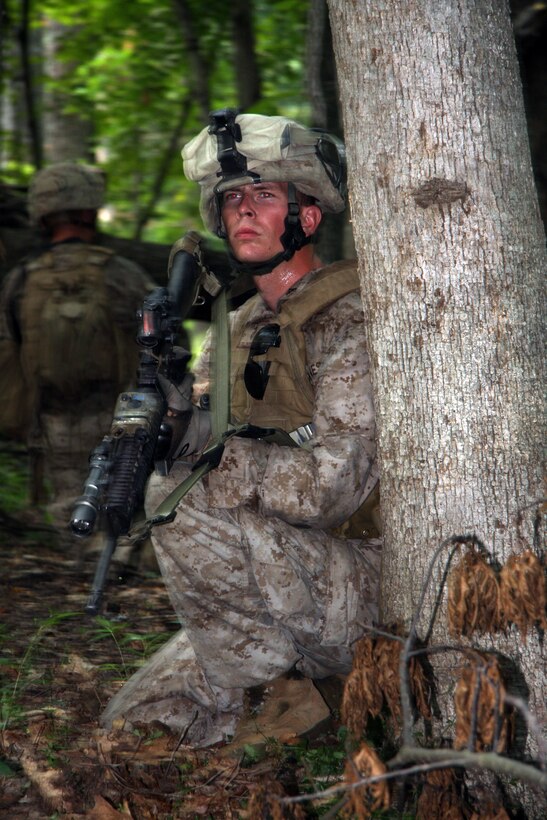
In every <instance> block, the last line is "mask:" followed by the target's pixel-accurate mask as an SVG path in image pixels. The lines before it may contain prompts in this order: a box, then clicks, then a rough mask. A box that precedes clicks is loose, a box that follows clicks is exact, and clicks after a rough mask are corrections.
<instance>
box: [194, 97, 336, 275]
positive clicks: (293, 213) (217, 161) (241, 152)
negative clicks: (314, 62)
mask: <svg viewBox="0 0 547 820" xmlns="http://www.w3.org/2000/svg"><path fill="white" fill-rule="evenodd" d="M182 159H183V168H184V173H185V175H186V177H187V178H188V179H190V180H193V181H195V182H199V184H200V186H201V198H200V213H201V217H202V219H203V222H204V224H205V226H206V227H207V228H208V229H209V230H210V231H212V232H213V233H216V234H217V236H220V237H222V238H225V234H224V228H223V224H222V219H221V211H220V206H221V197H222V193H223V192H224V191H225V190H227V189H229V188H234V187H238V186H240V185H249V184H253V183H260V182H288V183H289V208H288V213H287V217H286V220H285V233H284V234H283V236H282V237H280V239H281V243H282V245H283V248H284V250H283V251H282V252H281V253H280V254H277V255H276V256H275V257H273V258H272V259H271V260H267V261H266V262H264V263H262V262H261V263H257V264H241V263H239V264H236V267H238V268H239V269H241V270H243V269H245V270H247V271H249V272H251V273H253V274H260V273H267V272H268V271H270V270H272V269H273V268H274V267H275V266H276V265H277V264H279V262H281V261H282V260H283V259H290V258H291V256H292V255H293V254H294V253H295V252H296V251H297V250H299V248H301V247H303V245H304V244H306V243H307V242H309V241H310V237H306V236H305V234H304V231H303V230H302V226H301V224H300V219H299V210H300V208H299V205H298V202H297V201H296V194H295V191H300V192H301V193H303V194H307V195H308V196H311V197H313V198H314V200H315V201H316V203H317V205H318V206H319V207H320V208H321V210H322V211H323V212H325V213H339V212H340V211H343V210H344V208H345V205H346V161H345V148H344V143H343V142H342V141H341V140H339V139H338V138H337V137H334V136H333V135H332V134H328V133H326V132H324V131H321V130H318V129H313V128H306V127H304V126H303V125H300V124H299V123H297V122H295V121H294V120H291V119H288V118H287V117H278V116H272V117H268V116H264V115H262V114H239V113H238V111H237V110H234V109H229V108H228V109H223V110H221V111H213V112H211V114H210V117H209V126H208V127H206V128H204V129H203V130H202V131H201V132H200V133H199V134H198V135H197V136H196V137H194V139H193V140H191V141H190V142H189V143H187V145H185V146H184V148H183V149H182Z"/></svg>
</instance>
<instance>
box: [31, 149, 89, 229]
mask: <svg viewBox="0 0 547 820" xmlns="http://www.w3.org/2000/svg"><path fill="white" fill-rule="evenodd" d="M104 202H105V182H104V175H103V172H102V171H101V170H100V169H99V168H95V167H93V166H92V165H80V164H78V163H75V162H60V163H58V164H56V165H50V166H49V167H48V168H44V169H43V170H42V171H38V173H37V174H35V176H34V177H33V179H32V181H31V183H30V186H29V193H28V211H29V216H30V218H31V219H32V220H33V221H35V222H38V221H39V220H40V219H41V218H42V217H43V216H47V215H48V214H53V213H58V212H59V211H78V210H86V209H90V210H98V209H99V208H101V207H102V206H103V205H104Z"/></svg>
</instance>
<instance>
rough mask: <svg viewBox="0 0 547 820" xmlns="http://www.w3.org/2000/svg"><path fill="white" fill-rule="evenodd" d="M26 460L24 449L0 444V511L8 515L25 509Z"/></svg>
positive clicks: (26, 491) (10, 444)
mask: <svg viewBox="0 0 547 820" xmlns="http://www.w3.org/2000/svg"><path fill="white" fill-rule="evenodd" d="M27 464H28V460H27V458H26V454H25V453H24V448H23V447H22V446H21V447H20V448H18V447H17V445H15V444H12V443H7V442H5V441H2V442H0V486H1V487H2V509H3V510H4V511H5V512H7V513H8V514H10V515H13V514H14V513H16V512H17V511H18V510H21V509H22V508H23V507H25V505H26V503H27V493H28V480H29V478H28V466H27Z"/></svg>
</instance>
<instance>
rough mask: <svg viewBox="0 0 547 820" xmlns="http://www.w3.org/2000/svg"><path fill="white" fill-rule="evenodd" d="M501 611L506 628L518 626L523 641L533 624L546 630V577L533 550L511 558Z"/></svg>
mask: <svg viewBox="0 0 547 820" xmlns="http://www.w3.org/2000/svg"><path fill="white" fill-rule="evenodd" d="M500 607H501V612H502V622H503V624H504V626H508V625H509V624H510V623H514V624H516V626H518V628H519V629H520V631H521V632H522V637H523V639H524V640H526V634H527V631H528V629H529V628H530V627H531V626H533V625H534V624H536V623H537V624H538V625H539V626H540V627H541V628H542V629H545V628H547V617H546V616H545V607H546V592H545V573H544V570H543V567H542V565H541V561H540V560H539V558H538V557H537V555H535V553H533V552H532V550H525V551H524V552H522V553H520V555H510V556H509V558H508V559H507V561H506V563H505V566H503V567H502V570H501V572H500Z"/></svg>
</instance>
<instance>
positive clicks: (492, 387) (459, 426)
mask: <svg viewBox="0 0 547 820" xmlns="http://www.w3.org/2000/svg"><path fill="white" fill-rule="evenodd" d="M329 11H330V15H331V26H332V30H333V38H334V48H335V53H336V60H337V66H338V76H339V79H340V86H341V99H342V110H343V117H344V126H345V134H346V143H347V152H348V165H349V186H350V202H351V210H352V218H353V229H354V234H355V242H356V248H357V253H358V257H359V262H360V271H361V284H362V295H363V303H364V308H365V315H366V323H367V328H368V338H369V347H370V351H371V356H372V365H373V378H374V385H375V397H376V407H377V415H378V447H379V457H380V465H381V470H382V483H381V486H382V490H381V493H382V515H383V520H384V524H385V549H384V565H383V579H382V602H381V603H382V617H383V620H384V622H385V623H388V622H393V621H397V622H402V623H404V624H406V625H407V627H408V624H409V621H410V619H411V617H412V616H413V614H414V612H415V610H416V607H417V603H418V598H419V594H420V589H421V587H422V584H423V582H424V579H425V576H426V570H427V565H428V563H429V561H430V559H431V556H432V555H433V553H434V551H435V548H436V547H437V546H438V545H439V544H440V543H441V542H442V541H443V540H444V539H446V538H449V537H450V536H453V535H456V534H470V535H472V536H473V537H474V538H476V539H478V540H479V541H480V542H482V543H483V544H484V545H485V546H486V548H487V549H488V551H489V552H490V555H491V556H492V559H493V560H495V561H498V562H500V563H503V562H504V561H506V560H507V558H508V556H509V555H510V554H511V553H512V552H515V553H520V552H522V551H523V550H524V549H525V548H527V547H530V548H532V549H535V550H538V549H539V548H538V532H537V514H538V504H539V500H540V499H541V498H542V496H543V489H542V479H543V476H542V441H543V439H544V433H545V424H544V413H543V403H542V399H541V395H542V391H541V384H542V382H543V376H544V365H543V359H542V338H543V327H542V320H543V315H544V310H543V308H544V305H543V304H542V294H543V290H542V276H543V273H544V271H545V262H546V255H545V247H544V236H543V230H542V225H541V220H540V216H539V210H538V202H537V195H536V191H535V188H534V182H533V176H532V170H531V163H530V151H529V145H528V140H527V133H526V120H525V114H524V107H523V101H522V89H521V84H520V79H519V74H518V65H517V59H516V52H515V44H514V39H513V33H512V30H511V25H510V17H509V11H508V8H507V5H506V3H505V2H499V0H484V2H482V3H476V2H475V0H458V2H454V0H415V1H414V2H412V3H408V2H406V0H390V2H389V3H388V2H377V0H360V2H358V3H347V2H345V1H344V0H329ZM446 557H447V554H446V553H445V556H444V558H445V560H444V561H442V562H441V561H439V562H438V563H437V565H436V567H435V570H434V573H433V578H432V582H431V583H430V584H429V587H428V591H427V595H426V599H425V606H424V610H423V613H422V614H421V616H420V618H419V621H418V623H419V629H420V631H421V634H422V635H424V634H425V633H426V632H427V628H428V627H427V624H428V619H429V618H430V617H431V614H432V612H433V611H434V606H435V599H436V596H437V595H438V593H439V591H440V590H444V587H443V585H442V576H443V571H444V569H445V563H446ZM445 597H446V595H445V592H443V593H442V602H443V606H441V608H440V610H439V611H438V612H437V619H436V626H435V630H434V633H433V637H434V638H435V639H436V640H438V641H442V642H446V634H447V630H446V618H445V609H444V600H445ZM474 643H475V644H476V645H477V644H480V643H482V644H483V645H484V646H489V647H491V648H494V649H497V650H498V651H500V652H502V653H503V654H504V655H505V656H508V657H509V658H510V659H511V662H512V663H514V665H515V667H516V669H517V672H518V676H521V682H522V683H523V685H525V686H526V687H527V688H528V689H529V691H530V696H529V703H530V707H531V709H532V711H534V712H535V713H536V715H538V716H540V715H541V716H543V715H544V711H543V710H544V703H545V694H546V691H545V678H544V669H545V651H544V649H543V648H542V645H541V642H540V636H539V634H538V632H537V631H535V630H532V631H531V632H529V634H528V639H527V643H526V644H524V643H523V641H522V637H521V635H520V634H519V633H518V631H517V630H516V629H514V628H513V629H512V631H511V632H509V633H508V634H507V635H506V636H504V637H503V638H500V637H499V636H490V635H489V636H486V637H484V638H483V639H482V640H481V641H479V640H478V639H477V640H474ZM521 694H522V693H521ZM537 806H538V803H537V802H536V803H535V804H534V805H533V806H532V809H531V810H532V812H536V814H533V813H532V814H530V815H529V816H530V817H532V816H540V815H539V814H537V811H538V808H537ZM539 811H542V809H539Z"/></svg>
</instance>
